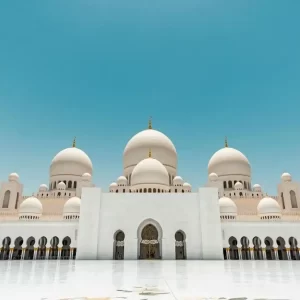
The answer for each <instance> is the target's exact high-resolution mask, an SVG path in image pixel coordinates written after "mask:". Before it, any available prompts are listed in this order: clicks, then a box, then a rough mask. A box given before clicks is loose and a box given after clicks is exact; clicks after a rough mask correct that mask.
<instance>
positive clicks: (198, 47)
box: [0, 0, 300, 195]
mask: <svg viewBox="0 0 300 300" xmlns="http://www.w3.org/2000/svg"><path fill="white" fill-rule="evenodd" d="M299 11H300V1H298V0H294V1H293V0H290V1H279V0H278V1H276V0H269V1H268V0H265V1H261V0H257V1H255V0H253V1H240V0H236V1H225V0H224V1H221V0H220V1H213V0H201V1H199V0H187V1H182V0H180V1H177V0H172V1H170V0H166V1H156V0H154V1H143V0H142V1H124V0H120V1H119V0H116V1H111V0H110V1H106V0H103V1H99V0H95V1H89V0H82V1H75V0H73V1H63V0H60V1H54V0H52V1H30V0H28V1H18V2H17V3H16V2H14V1H5V2H2V3H1V5H0V104H1V106H0V128H1V130H0V140H1V146H0V179H1V180H6V179H7V176H8V174H9V173H11V172H18V173H19V175H20V178H21V181H22V182H23V183H24V187H25V194H27V195H28V194H31V193H32V192H35V191H36V190H37V188H38V186H39V185H40V184H41V183H48V177H49V165H50V162H51V160H52V158H53V157H54V155H55V154H56V153H57V152H59V151H60V150H62V149H64V148H66V147H69V146H71V144H72V139H73V137H74V136H77V145H78V147H79V148H81V149H83V150H84V151H86V153H87V154H88V155H89V156H90V157H91V159H92V161H93V165H94V182H95V183H96V184H97V185H98V186H101V187H104V188H105V189H107V187H108V185H109V183H110V182H111V181H114V180H115V179H116V178H117V177H118V176H119V175H121V174H122V153H123V149H124V147H125V145H126V143H127V141H128V140H129V139H130V138H131V137H132V136H133V135H134V134H135V133H137V132H139V131H140V130H143V129H145V128H146V126H147V121H148V116H150V115H152V116H153V126H154V128H155V129H158V130H160V131H162V132H164V133H165V134H166V135H168V136H169V137H170V138H171V140H172V141H173V142H174V144H175V146H176V148H177V151H178V158H179V168H178V170H179V174H180V175H181V176H182V177H183V178H184V179H185V180H187V181H189V182H190V183H191V184H192V185H193V188H196V187H197V186H201V185H203V184H204V183H205V182H206V178H207V163H208V160H209V158H210V157H211V155H212V154H213V153H214V152H215V151H217V150H218V149H219V148H221V147H223V145H224V136H225V135H227V136H228V141H229V146H232V147H234V148H237V149H239V150H241V151H242V152H243V153H244V154H245V155H246V156H247V157H248V159H249V160H250V163H251V165H252V174H253V180H252V183H260V184H261V185H262V187H263V189H264V190H266V191H267V192H268V193H270V194H274V193H275V192H276V185H277V183H278V182H279V181H280V175H281V173H282V172H284V171H288V172H290V173H291V174H292V176H293V178H294V179H295V180H299V181H300V156H299V154H300V132H299V129H300V116H299V113H300V103H299V101H300V38H299V37H300V18H299Z"/></svg>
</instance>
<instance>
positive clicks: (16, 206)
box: [15, 192, 19, 209]
mask: <svg viewBox="0 0 300 300" xmlns="http://www.w3.org/2000/svg"><path fill="white" fill-rule="evenodd" d="M18 204H19V192H17V197H16V204H15V209H18Z"/></svg>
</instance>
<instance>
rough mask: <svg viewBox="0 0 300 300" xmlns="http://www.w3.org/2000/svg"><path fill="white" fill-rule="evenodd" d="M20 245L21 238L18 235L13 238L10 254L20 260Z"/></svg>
mask: <svg viewBox="0 0 300 300" xmlns="http://www.w3.org/2000/svg"><path fill="white" fill-rule="evenodd" d="M22 245H23V238H22V237H20V236H19V237H18V238H16V239H15V247H14V250H13V254H12V259H13V260H14V259H16V260H20V259H21V258H22Z"/></svg>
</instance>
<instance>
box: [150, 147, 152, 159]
mask: <svg viewBox="0 0 300 300" xmlns="http://www.w3.org/2000/svg"><path fill="white" fill-rule="evenodd" d="M151 157H152V152H151V149H149V158H151Z"/></svg>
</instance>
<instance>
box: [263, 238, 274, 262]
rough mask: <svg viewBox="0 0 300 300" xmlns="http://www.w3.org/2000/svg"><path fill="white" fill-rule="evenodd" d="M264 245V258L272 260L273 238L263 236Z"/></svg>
mask: <svg viewBox="0 0 300 300" xmlns="http://www.w3.org/2000/svg"><path fill="white" fill-rule="evenodd" d="M265 245H266V259H267V260H274V259H275V251H274V247H273V240H272V239H271V238H270V237H269V236H267V237H266V238H265Z"/></svg>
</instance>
